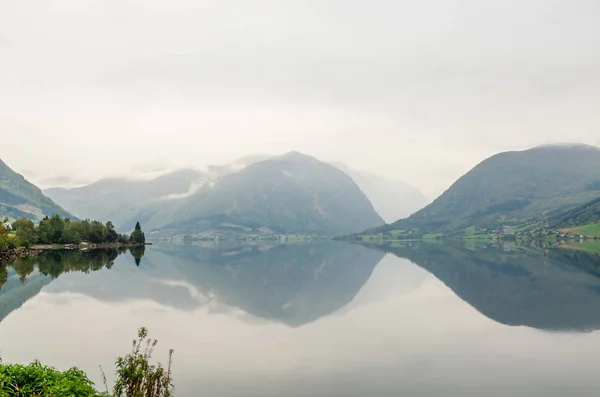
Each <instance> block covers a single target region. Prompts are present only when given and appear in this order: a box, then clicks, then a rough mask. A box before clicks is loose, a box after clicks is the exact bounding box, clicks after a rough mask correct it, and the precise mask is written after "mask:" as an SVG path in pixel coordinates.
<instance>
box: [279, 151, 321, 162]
mask: <svg viewBox="0 0 600 397" xmlns="http://www.w3.org/2000/svg"><path fill="white" fill-rule="evenodd" d="M279 158H283V159H291V160H315V161H318V160H317V159H316V158H314V157H313V156H309V155H308V154H304V153H300V152H298V151H295V150H294V151H291V152H287V153H286V154H284V155H283V156H280V157H279Z"/></svg>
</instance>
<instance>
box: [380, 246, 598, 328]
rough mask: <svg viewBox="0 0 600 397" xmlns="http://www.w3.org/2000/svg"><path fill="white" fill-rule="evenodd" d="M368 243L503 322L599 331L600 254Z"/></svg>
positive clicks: (570, 251) (558, 250)
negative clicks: (421, 270)
mask: <svg viewBox="0 0 600 397" xmlns="http://www.w3.org/2000/svg"><path fill="white" fill-rule="evenodd" d="M369 247H370V248H375V249H379V250H382V251H384V252H389V253H393V254H394V255H396V256H398V257H401V258H406V259H408V260H410V261H411V262H413V263H415V264H417V265H419V266H420V267H422V268H424V269H425V270H427V271H429V272H430V273H432V274H433V275H434V276H435V277H436V278H438V279H439V280H440V281H442V282H443V283H444V284H445V285H447V286H448V287H449V288H450V289H452V291H453V292H454V293H455V294H456V295H457V296H459V297H460V298H461V299H463V300H464V301H465V302H467V303H468V304H469V305H471V306H472V307H473V308H475V309H476V310H477V311H479V312H480V313H481V314H483V315H485V316H486V317H488V318H490V319H492V320H494V321H497V322H499V323H502V324H506V325H512V326H522V325H524V326H528V327H534V328H538V329H545V330H560V331H566V330H569V331H589V330H596V329H600V271H599V269H598V262H599V260H600V255H598V254H592V253H586V252H583V251H576V250H566V249H560V248H551V249H548V248H546V249H541V248H540V249H536V248H533V247H530V246H528V247H516V246H491V245H486V246H482V247H469V246H462V245H458V244H448V243H445V244H440V243H436V244H432V243H423V242H420V243H410V245H409V244H406V245H403V244H399V243H395V244H386V245H369Z"/></svg>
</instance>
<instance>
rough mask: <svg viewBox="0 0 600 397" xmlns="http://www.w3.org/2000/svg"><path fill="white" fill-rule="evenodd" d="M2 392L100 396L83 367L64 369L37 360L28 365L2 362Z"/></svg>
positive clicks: (6, 396)
mask: <svg viewBox="0 0 600 397" xmlns="http://www.w3.org/2000/svg"><path fill="white" fill-rule="evenodd" d="M0 395H1V396H2V397H31V396H40V397H66V396H69V397H71V396H72V397H94V396H98V397H99V396H101V394H100V393H98V392H97V391H96V390H95V389H94V387H93V383H92V381H91V380H90V379H89V378H88V377H87V375H86V374H85V373H84V372H83V371H81V370H79V369H77V368H71V369H69V370H67V371H65V372H61V371H58V370H57V369H55V368H52V367H47V366H44V365H42V364H40V363H39V362H38V361H34V362H33V363H31V364H29V365H27V366H24V365H18V364H1V365H0Z"/></svg>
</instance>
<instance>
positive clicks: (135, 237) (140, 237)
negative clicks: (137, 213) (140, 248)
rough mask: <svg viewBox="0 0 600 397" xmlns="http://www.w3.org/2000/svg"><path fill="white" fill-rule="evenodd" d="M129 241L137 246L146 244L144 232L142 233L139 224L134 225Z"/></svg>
mask: <svg viewBox="0 0 600 397" xmlns="http://www.w3.org/2000/svg"><path fill="white" fill-rule="evenodd" d="M129 241H130V242H132V243H137V244H144V243H145V242H146V236H145V235H144V232H142V227H141V226H140V223H139V222H137V223H136V224H135V228H134V230H133V233H131V236H130V237H129Z"/></svg>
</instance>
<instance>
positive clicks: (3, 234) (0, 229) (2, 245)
mask: <svg viewBox="0 0 600 397" xmlns="http://www.w3.org/2000/svg"><path fill="white" fill-rule="evenodd" d="M7 249H8V233H7V231H6V228H5V227H4V225H3V224H1V223H0V252H2V251H6V250H7Z"/></svg>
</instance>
